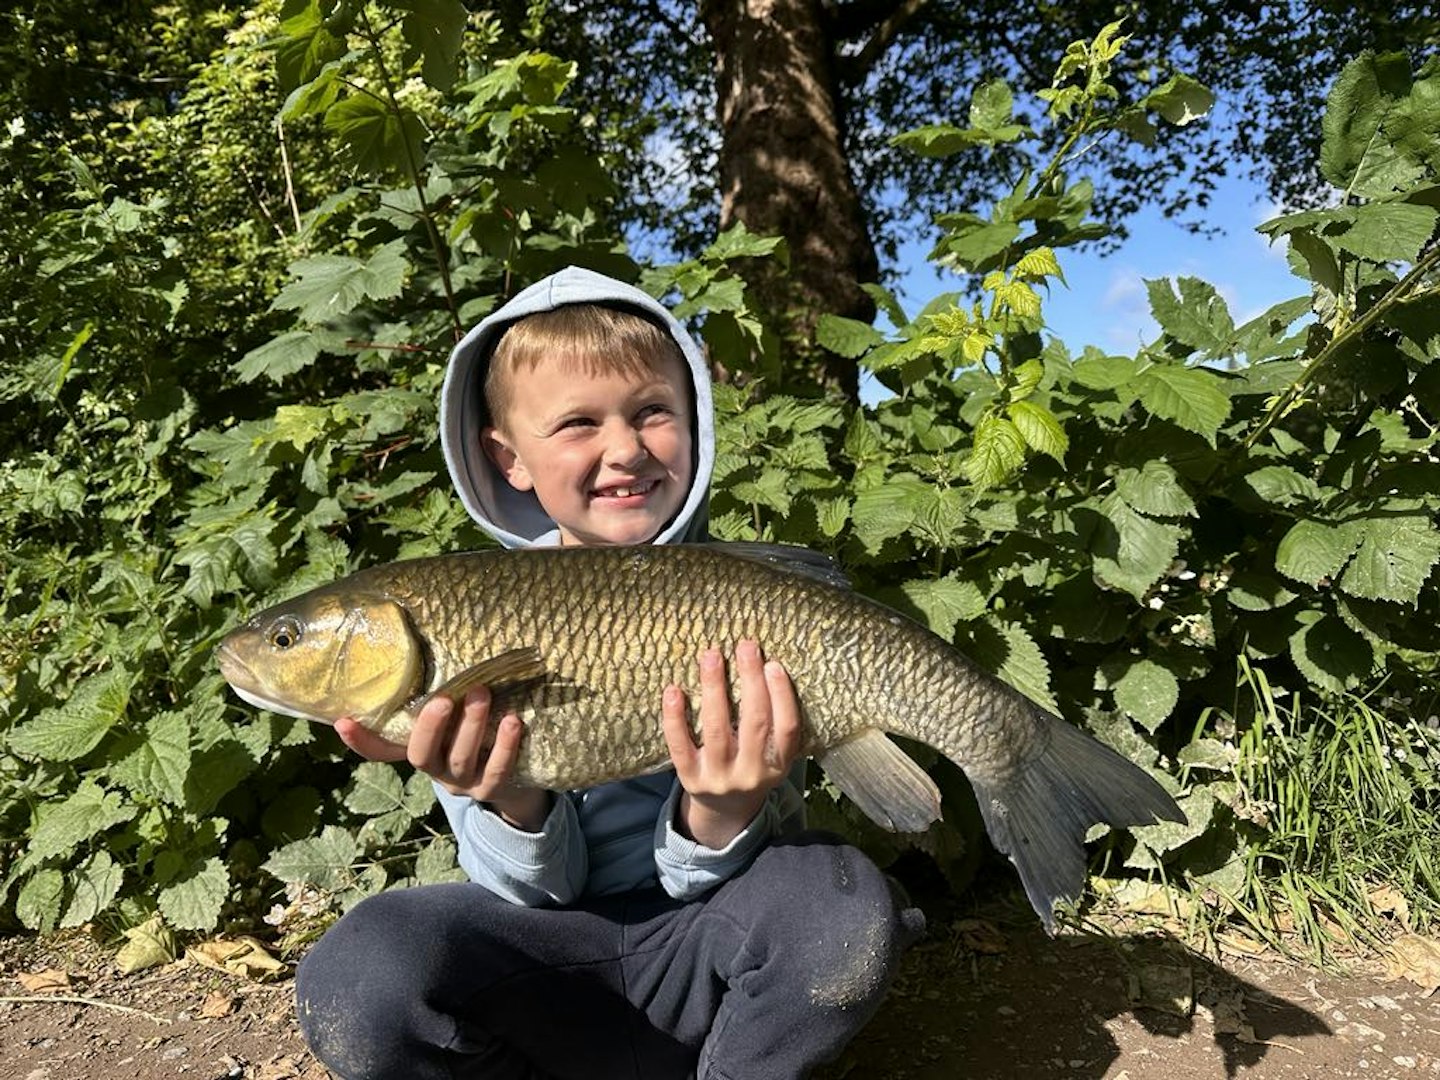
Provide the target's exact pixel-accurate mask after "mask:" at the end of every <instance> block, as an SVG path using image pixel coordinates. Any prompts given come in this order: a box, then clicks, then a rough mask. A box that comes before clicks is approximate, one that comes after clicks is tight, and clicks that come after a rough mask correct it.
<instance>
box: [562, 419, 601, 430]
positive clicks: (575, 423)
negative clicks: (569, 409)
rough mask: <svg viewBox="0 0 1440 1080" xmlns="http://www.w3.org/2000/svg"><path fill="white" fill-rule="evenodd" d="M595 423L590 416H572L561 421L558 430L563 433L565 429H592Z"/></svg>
mask: <svg viewBox="0 0 1440 1080" xmlns="http://www.w3.org/2000/svg"><path fill="white" fill-rule="evenodd" d="M594 423H595V421H593V420H591V419H590V418H589V417H588V416H571V417H568V418H566V419H564V420H562V421H560V426H559V427H558V428H557V429H556V430H557V431H563V430H564V429H565V428H576V427H590V426H591V425H593V424H594Z"/></svg>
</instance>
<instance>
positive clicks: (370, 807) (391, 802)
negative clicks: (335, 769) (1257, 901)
mask: <svg viewBox="0 0 1440 1080" xmlns="http://www.w3.org/2000/svg"><path fill="white" fill-rule="evenodd" d="M404 794H405V787H404V784H403V783H402V782H401V780H400V774H399V773H397V772H396V771H395V767H394V766H393V765H391V764H389V763H387V762H383V761H365V762H361V764H360V765H359V766H357V767H356V769H355V774H354V776H353V778H352V779H351V781H350V790H349V791H347V792H346V793H345V805H346V806H347V807H348V808H349V809H351V810H353V811H355V813H357V814H364V815H366V816H367V817H373V816H374V815H376V814H383V813H385V812H387V811H390V810H395V809H397V808H398V807H400V806H401V804H402V799H403V797H404Z"/></svg>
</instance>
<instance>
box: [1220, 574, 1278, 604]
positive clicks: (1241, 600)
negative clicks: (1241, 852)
mask: <svg viewBox="0 0 1440 1080" xmlns="http://www.w3.org/2000/svg"><path fill="white" fill-rule="evenodd" d="M1225 595H1226V596H1228V597H1229V598H1230V603H1232V604H1234V605H1235V606H1236V607H1237V608H1239V609H1240V610H1241V611H1270V610H1272V609H1273V608H1278V607H1284V606H1285V605H1286V604H1288V603H1290V601H1291V600H1294V599H1295V593H1293V592H1291V591H1290V590H1289V589H1287V588H1286V587H1285V586H1284V585H1283V584H1281V582H1280V581H1279V580H1278V579H1276V578H1273V577H1271V576H1270V575H1269V574H1261V573H1257V572H1255V571H1250V570H1242V571H1241V572H1240V573H1238V574H1236V575H1235V576H1234V577H1233V578H1231V579H1230V586H1229V588H1228V589H1227V590H1226V592H1225Z"/></svg>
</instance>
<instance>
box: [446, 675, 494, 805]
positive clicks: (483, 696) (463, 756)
mask: <svg viewBox="0 0 1440 1080" xmlns="http://www.w3.org/2000/svg"><path fill="white" fill-rule="evenodd" d="M451 731H452V735H451V738H450V746H449V749H448V751H447V752H446V758H445V764H446V768H447V769H448V770H449V772H450V775H451V776H452V777H454V778H455V779H456V780H457V781H459V782H461V783H469V782H470V780H471V779H473V778H474V777H475V776H476V775H478V774H479V773H480V771H481V766H482V765H483V764H484V761H483V759H484V756H485V743H486V741H487V736H488V735H489V733H490V691H489V690H487V689H486V688H485V687H483V686H477V687H476V688H475V689H473V690H470V691H468V692H467V693H466V694H465V698H464V700H463V701H462V702H461V704H460V717H459V719H458V720H456V721H454V722H453V723H452V725H451Z"/></svg>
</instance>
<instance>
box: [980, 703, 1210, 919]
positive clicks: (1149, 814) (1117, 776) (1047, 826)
mask: <svg viewBox="0 0 1440 1080" xmlns="http://www.w3.org/2000/svg"><path fill="white" fill-rule="evenodd" d="M1045 722H1046V723H1047V724H1048V725H1049V729H1048V731H1047V733H1046V734H1047V736H1048V737H1047V739H1046V745H1045V749H1044V750H1043V751H1042V752H1041V753H1040V755H1039V756H1038V757H1035V758H1032V759H1031V760H1029V761H1027V762H1026V763H1025V765H1024V767H1023V768H1022V769H1021V770H1020V771H1019V772H1017V773H1015V774H1013V775H1012V776H1010V777H1009V778H1007V779H1006V780H1005V781H1004V782H1003V783H999V784H993V783H992V784H987V783H983V782H979V781H975V780H972V781H971V783H972V785H973V786H974V788H975V797H976V799H977V800H978V802H979V803H980V813H981V815H982V816H983V817H984V819H985V829H986V831H987V832H988V833H989V834H990V841H991V843H993V844H994V845H995V847H996V848H998V849H999V850H1000V851H1002V852H1004V853H1005V854H1006V855H1008V856H1010V861H1011V862H1013V863H1014V864H1015V868H1016V869H1017V870H1018V871H1019V872H1020V880H1021V882H1022V883H1023V884H1024V886H1025V895H1026V896H1027V897H1029V898H1030V903H1031V905H1032V906H1033V907H1034V908H1035V910H1036V912H1037V913H1038V914H1039V915H1040V920H1041V921H1042V922H1043V923H1044V924H1045V929H1046V931H1047V932H1049V933H1051V934H1053V933H1054V932H1055V915H1054V906H1055V901H1056V900H1060V899H1066V900H1074V899H1075V898H1077V897H1078V896H1079V895H1080V890H1081V889H1082V888H1083V887H1084V884H1085V834H1086V833H1087V832H1088V831H1089V829H1090V826H1092V825H1095V824H1097V823H1099V822H1104V823H1106V824H1108V825H1114V826H1116V827H1124V826H1127V825H1151V824H1154V823H1155V822H1157V821H1161V820H1164V821H1180V822H1183V821H1184V820H1185V815H1184V814H1183V813H1181V811H1180V808H1179V807H1178V806H1176V805H1175V800H1174V799H1172V798H1171V797H1170V795H1169V793H1168V792H1166V791H1165V789H1164V788H1162V787H1161V786H1160V785H1159V784H1158V783H1156V782H1155V780H1154V778H1153V777H1151V776H1150V775H1149V774H1147V773H1146V772H1145V771H1144V770H1143V769H1141V768H1140V767H1139V766H1138V765H1135V764H1134V763H1133V762H1130V761H1127V760H1126V759H1125V758H1123V757H1121V756H1120V755H1119V754H1117V753H1116V752H1115V751H1113V750H1111V749H1110V748H1109V747H1108V746H1106V745H1105V744H1104V743H1101V742H1097V741H1096V740H1095V739H1093V738H1091V737H1090V736H1089V735H1087V734H1085V733H1084V732H1083V731H1081V730H1080V729H1079V728H1076V727H1074V726H1072V725H1071V724H1068V723H1066V722H1065V721H1064V720H1061V719H1059V718H1058V717H1054V716H1049V715H1047V716H1046V717H1045Z"/></svg>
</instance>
